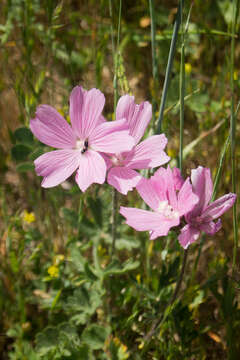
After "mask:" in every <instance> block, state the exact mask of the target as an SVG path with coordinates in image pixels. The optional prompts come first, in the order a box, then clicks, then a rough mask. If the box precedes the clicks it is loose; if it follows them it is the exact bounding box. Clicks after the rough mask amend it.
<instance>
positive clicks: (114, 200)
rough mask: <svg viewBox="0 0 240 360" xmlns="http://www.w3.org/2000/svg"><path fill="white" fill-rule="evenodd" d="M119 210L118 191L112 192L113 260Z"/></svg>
mask: <svg viewBox="0 0 240 360" xmlns="http://www.w3.org/2000/svg"><path fill="white" fill-rule="evenodd" d="M117 210H118V192H117V190H116V189H113V191H112V250H111V259H112V258H113V256H114V253H115V247H116V238H117Z"/></svg>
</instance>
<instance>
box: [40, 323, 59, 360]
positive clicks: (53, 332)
mask: <svg viewBox="0 0 240 360" xmlns="http://www.w3.org/2000/svg"><path fill="white" fill-rule="evenodd" d="M57 346H58V330H57V328H54V327H47V328H46V329H45V330H44V331H42V332H41V333H39V334H37V336H36V349H37V353H38V354H39V355H40V356H44V355H46V354H48V353H49V352H50V351H52V350H55V349H56V348H57Z"/></svg>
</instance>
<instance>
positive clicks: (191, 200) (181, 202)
mask: <svg viewBox="0 0 240 360" xmlns="http://www.w3.org/2000/svg"><path fill="white" fill-rule="evenodd" d="M198 201H199V199H198V196H197V195H195V194H194V193H193V191H192V185H191V184H190V180H189V178H187V179H186V181H185V182H184V184H183V185H182V187H181V189H180V191H179V193H178V211H179V214H180V216H182V215H185V214H187V213H188V212H189V211H191V210H192V209H193V208H194V206H195V205H196V204H197V203H198Z"/></svg>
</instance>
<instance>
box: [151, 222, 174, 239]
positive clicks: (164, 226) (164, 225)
mask: <svg viewBox="0 0 240 360" xmlns="http://www.w3.org/2000/svg"><path fill="white" fill-rule="evenodd" d="M179 222H180V220H179V217H176V218H172V219H168V218H164V221H162V222H161V224H160V226H159V229H158V230H153V231H151V232H150V240H154V239H156V238H158V237H159V236H166V235H167V234H168V232H169V230H170V229H171V228H172V227H174V226H178V225H179Z"/></svg>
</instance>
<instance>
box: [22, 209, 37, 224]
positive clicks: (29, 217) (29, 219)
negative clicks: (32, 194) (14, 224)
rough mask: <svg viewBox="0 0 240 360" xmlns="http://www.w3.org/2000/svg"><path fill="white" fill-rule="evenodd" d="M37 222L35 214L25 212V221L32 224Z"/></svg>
mask: <svg viewBox="0 0 240 360" xmlns="http://www.w3.org/2000/svg"><path fill="white" fill-rule="evenodd" d="M35 220H36V217H35V215H34V213H33V212H28V211H27V210H24V212H23V221H24V222H26V223H28V224H31V223H33V222H34V221H35Z"/></svg>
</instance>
